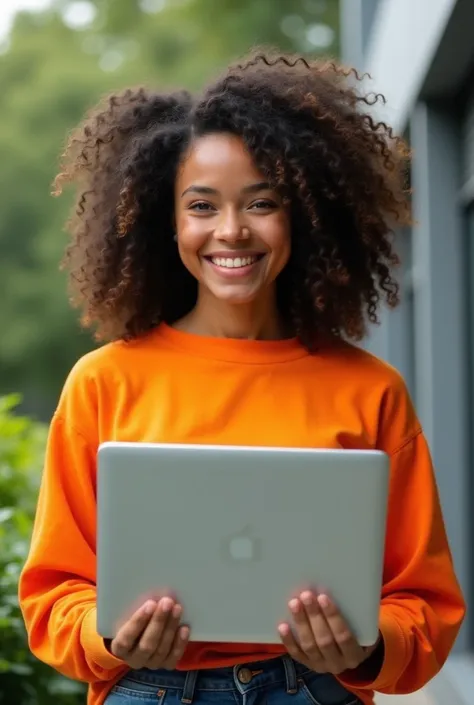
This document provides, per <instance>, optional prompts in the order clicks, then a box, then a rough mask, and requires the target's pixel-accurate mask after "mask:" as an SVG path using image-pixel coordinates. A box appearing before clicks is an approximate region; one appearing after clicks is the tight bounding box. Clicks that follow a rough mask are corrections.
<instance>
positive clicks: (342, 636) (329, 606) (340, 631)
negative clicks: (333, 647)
mask: <svg viewBox="0 0 474 705" xmlns="http://www.w3.org/2000/svg"><path fill="white" fill-rule="evenodd" d="M318 604H319V606H320V608H321V611H322V613H323V614H324V617H325V619H326V623H327V625H328V626H329V629H330V630H331V632H332V634H333V637H334V640H335V642H336V644H337V646H338V649H339V651H340V652H341V654H342V656H343V659H344V661H345V664H346V668H357V666H358V665H359V664H360V663H361V662H362V661H363V660H364V658H365V654H364V650H363V648H362V646H360V644H359V643H358V641H357V639H356V638H355V636H354V635H353V633H352V631H351V630H350V628H349V625H348V624H347V622H346V620H345V619H344V617H343V616H342V614H341V613H340V611H339V610H338V608H337V607H336V605H335V604H334V602H332V600H330V599H329V597H328V596H327V595H319V597H318Z"/></svg>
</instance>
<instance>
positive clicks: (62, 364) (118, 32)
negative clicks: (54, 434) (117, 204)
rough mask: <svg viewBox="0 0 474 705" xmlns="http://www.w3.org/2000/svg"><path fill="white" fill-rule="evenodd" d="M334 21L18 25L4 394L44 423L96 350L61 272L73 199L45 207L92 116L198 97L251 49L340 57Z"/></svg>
mask: <svg viewBox="0 0 474 705" xmlns="http://www.w3.org/2000/svg"><path fill="white" fill-rule="evenodd" d="M337 19H338V7H337V0H258V1H256V0H127V2H121V1H119V0H56V2H52V5H51V8H50V9H48V10H45V11H43V12H39V13H35V14H29V13H23V14H20V15H19V16H18V17H17V21H16V23H15V25H14V28H13V31H12V33H11V36H10V38H9V40H8V42H7V43H6V45H5V46H4V47H3V50H2V54H1V55H0V85H1V86H2V92H1V94H0V110H1V114H2V130H1V131H0V160H1V163H2V170H1V175H0V185H1V188H0V281H1V284H0V287H1V290H2V293H3V305H2V307H1V308H0V327H1V330H2V338H1V342H0V392H11V391H15V390H20V391H21V392H22V393H23V395H24V397H25V409H26V410H28V411H30V412H33V413H35V414H38V415H40V416H41V417H43V418H47V417H48V416H49V414H50V412H51V410H52V408H53V405H54V403H55V400H56V397H57V394H58V392H59V389H60V387H61V385H62V383H63V380H64V377H65V375H66V374H67V371H68V370H69V368H70V367H71V365H72V364H73V363H74V361H75V360H76V359H77V357H78V356H80V355H81V354H82V353H83V352H85V351H86V350H87V349H90V348H91V346H92V345H93V342H92V341H91V339H90V337H89V336H88V335H86V334H84V333H81V332H80V331H79V329H78V325H77V322H76V315H75V313H74V312H72V311H71V310H70V309H69V306H68V302H67V297H66V293H65V292H66V284H65V278H64V276H63V275H62V274H61V273H60V272H59V271H58V262H59V260H60V259H61V256H62V252H63V250H64V247H65V236H64V235H63V234H62V232H63V230H62V229H63V222H64V221H65V219H66V217H67V210H68V207H69V206H68V203H67V199H66V200H64V201H63V200H60V201H55V200H53V199H51V198H50V197H49V192H50V184H51V181H52V179H53V177H54V174H55V169H56V166H57V161H58V159H57V157H58V154H59V153H60V151H61V146H62V144H63V141H64V139H65V136H66V134H67V132H68V130H70V129H71V128H72V127H73V126H74V125H75V124H76V123H77V122H78V121H79V120H80V119H81V117H82V116H83V114H84V112H85V111H86V109H87V108H88V107H89V106H90V105H91V104H93V103H95V102H96V101H97V99H98V98H99V96H101V95H102V94H103V93H105V92H108V91H109V90H112V89H117V88H121V87H123V86H124V85H127V84H137V83H152V84H154V85H157V86H160V87H175V86H177V85H180V86H181V85H184V86H187V87H190V88H195V87H199V86H200V85H201V84H202V83H203V81H204V80H206V79H207V78H208V77H209V76H210V75H212V74H214V73H216V71H218V70H220V69H221V67H223V66H224V65H225V64H226V63H227V62H228V61H229V60H230V59H232V58H234V57H236V56H238V55H241V54H243V53H245V52H246V51H247V50H248V49H249V47H251V46H252V45H260V44H272V45H276V46H278V47H280V48H282V49H284V50H291V51H292V50H296V51H303V52H312V53H317V52H318V51H319V50H320V49H321V47H322V45H327V47H326V46H325V47H324V48H325V51H328V52H330V53H332V54H335V53H337V50H338V45H337ZM332 34H333V35H334V41H332V43H331V39H332Z"/></svg>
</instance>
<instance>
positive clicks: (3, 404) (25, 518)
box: [0, 396, 85, 705]
mask: <svg viewBox="0 0 474 705" xmlns="http://www.w3.org/2000/svg"><path fill="white" fill-rule="evenodd" d="M18 402H19V398H18V397H15V396H9V397H0V635H1V636H0V703H5V704H6V705H13V704H14V705H51V703H53V702H54V703H58V705H79V704H81V705H82V704H83V703H84V702H85V697H84V686H83V685H81V684H78V683H74V682H72V681H69V680H67V679H65V678H63V677H61V676H59V675H57V674H56V673H55V672H54V671H53V670H52V669H50V668H48V667H47V666H45V665H44V664H42V663H40V662H39V661H38V660H37V659H36V658H35V657H34V656H33V655H32V654H31V653H30V651H29V649H28V643H27V637H26V632H25V628H24V625H23V620H22V617H21V613H20V609H19V606H18V598H17V589H18V578H19V575H20V570H21V568H22V566H23V563H24V561H25V559H26V555H27V552H28V544H29V539H30V534H31V529H32V522H33V517H34V511H35V506H36V498H37V494H38V487H39V481H40V474H41V466H42V461H43V454H44V445H45V440H46V428H45V427H44V426H43V425H42V424H38V423H35V422H33V421H31V420H30V419H28V418H25V417H22V416H19V415H17V414H15V407H16V406H17V405H18Z"/></svg>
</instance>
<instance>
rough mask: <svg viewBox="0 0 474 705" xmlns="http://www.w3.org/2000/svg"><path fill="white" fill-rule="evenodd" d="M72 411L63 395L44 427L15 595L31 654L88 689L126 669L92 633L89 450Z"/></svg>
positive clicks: (91, 454)
mask: <svg viewBox="0 0 474 705" xmlns="http://www.w3.org/2000/svg"><path fill="white" fill-rule="evenodd" d="M73 405H74V404H73V400H72V399H71V398H70V395H69V396H68V395H67V396H66V401H65V403H63V404H62V406H63V407H65V409H64V411H65V413H66V415H65V416H62V415H61V414H59V413H57V414H56V415H55V417H54V418H53V421H52V424H51V428H50V433H49V439H48V444H47V451H46V460H45V467H44V473H43V479H42V484H41V490H40V496H39V502H38V508H37V514H36V520H35V525H34V531H33V538H32V543H31V548H30V554H29V557H28V560H27V563H26V565H25V567H24V570H23V572H22V575H21V580H20V587H19V596H20V605H21V609H22V612H23V616H24V620H25V624H26V627H27V631H28V636H29V643H30V648H31V650H32V652H33V653H34V654H35V655H36V656H37V657H38V658H39V659H40V660H41V661H43V662H45V663H47V664H49V665H50V666H52V667H53V668H55V669H56V670H58V671H59V672H61V673H63V674H64V675H66V676H69V677H70V678H73V679H76V680H82V681H85V682H88V683H93V682H97V681H101V680H102V681H108V680H111V679H113V678H114V677H115V676H117V675H118V674H119V673H120V672H121V670H125V669H126V666H125V665H124V664H123V663H122V662H121V661H119V660H118V659H116V658H115V657H114V656H112V654H110V653H109V652H108V651H107V649H106V648H105V645H104V643H103V640H102V639H101V638H100V636H99V635H98V634H97V632H96V626H95V623H96V588H95V578H96V559H95V535H96V495H95V462H96V460H95V454H96V447H94V444H93V443H91V442H90V441H88V440H87V439H86V438H85V436H83V435H82V434H81V433H80V432H79V431H78V430H76V428H75V426H73V425H72V424H71V420H70V417H71V414H73V410H72V407H73ZM76 416H77V412H76ZM68 417H69V418H68Z"/></svg>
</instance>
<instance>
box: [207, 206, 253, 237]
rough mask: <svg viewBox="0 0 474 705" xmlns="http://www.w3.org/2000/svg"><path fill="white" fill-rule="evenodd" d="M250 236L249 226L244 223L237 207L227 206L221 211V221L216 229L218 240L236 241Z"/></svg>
mask: <svg viewBox="0 0 474 705" xmlns="http://www.w3.org/2000/svg"><path fill="white" fill-rule="evenodd" d="M248 236H249V231H248V228H246V227H244V226H243V225H242V223H241V220H240V217H239V212H238V211H237V209H235V208H227V209H225V210H223V211H222V212H221V214H220V218H219V222H218V223H217V226H216V229H215V231H214V237H215V238H216V239H217V240H224V241H225V242H236V241H237V240H242V239H245V238H247V237H248Z"/></svg>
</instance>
